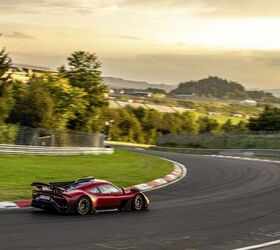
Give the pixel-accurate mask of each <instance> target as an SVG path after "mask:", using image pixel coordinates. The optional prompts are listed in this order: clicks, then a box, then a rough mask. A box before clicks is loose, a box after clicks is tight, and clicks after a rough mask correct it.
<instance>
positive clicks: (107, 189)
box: [98, 184, 120, 194]
mask: <svg viewBox="0 0 280 250" xmlns="http://www.w3.org/2000/svg"><path fill="white" fill-rule="evenodd" d="M98 188H99V189H100V192H101V193H102V194H111V193H119V192H120V190H119V189H118V188H116V187H114V186H112V185H109V184H106V185H100V186H98Z"/></svg>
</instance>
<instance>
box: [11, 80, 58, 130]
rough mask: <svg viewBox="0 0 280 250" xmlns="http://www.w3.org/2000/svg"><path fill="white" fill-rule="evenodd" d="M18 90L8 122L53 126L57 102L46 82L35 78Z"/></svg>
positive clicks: (43, 126) (37, 126)
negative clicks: (47, 89)
mask: <svg viewBox="0 0 280 250" xmlns="http://www.w3.org/2000/svg"><path fill="white" fill-rule="evenodd" d="M17 91H18V92H17V93H18V95H17V98H16V104H15V106H14V108H13V110H12V112H11V114H10V117H9V119H8V122H11V123H18V124H20V125H22V126H28V127H33V128H39V127H42V128H53V124H54V116H53V112H54V107H55V103H54V100H53V99H52V97H51V95H50V93H48V92H47V91H46V89H45V86H44V84H42V82H39V81H36V78H33V79H31V80H30V82H29V83H28V84H26V85H25V86H24V85H23V86H22V88H19V89H17ZM19 93H20V94H19Z"/></svg>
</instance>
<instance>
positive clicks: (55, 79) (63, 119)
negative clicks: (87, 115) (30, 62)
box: [34, 76, 88, 129]
mask: <svg viewBox="0 0 280 250" xmlns="http://www.w3.org/2000/svg"><path fill="white" fill-rule="evenodd" d="M34 81H36V82H37V83H39V84H40V85H43V86H44V88H45V90H46V91H47V92H48V93H49V94H50V96H51V98H52V99H53V101H54V110H53V118H54V119H53V124H52V126H53V128H56V129H65V128H66V127H67V125H68V122H69V121H70V120H73V119H76V114H77V113H79V112H82V111H83V110H85V107H86V106H87V104H88V103H87V101H86V100H85V98H84V97H85V96H86V93H85V92H84V91H83V90H82V89H80V88H77V87H73V86H71V85H70V83H69V81H68V79H66V78H61V77H59V76H47V77H37V78H36V79H34Z"/></svg>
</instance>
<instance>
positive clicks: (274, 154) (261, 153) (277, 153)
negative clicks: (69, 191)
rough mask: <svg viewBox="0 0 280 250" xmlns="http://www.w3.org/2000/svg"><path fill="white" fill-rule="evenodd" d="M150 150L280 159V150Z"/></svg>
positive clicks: (160, 148) (159, 148) (165, 148)
mask: <svg viewBox="0 0 280 250" xmlns="http://www.w3.org/2000/svg"><path fill="white" fill-rule="evenodd" d="M150 149H153V150H159V151H168V152H177V153H185V154H200V155H224V156H242V157H271V158H280V149H197V148H173V147H157V146H154V147H150Z"/></svg>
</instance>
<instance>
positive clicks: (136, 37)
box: [104, 35, 144, 41]
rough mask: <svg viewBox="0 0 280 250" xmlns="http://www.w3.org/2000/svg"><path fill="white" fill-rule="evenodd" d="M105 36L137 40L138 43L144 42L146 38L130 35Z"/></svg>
mask: <svg viewBox="0 0 280 250" xmlns="http://www.w3.org/2000/svg"><path fill="white" fill-rule="evenodd" d="M104 36H109V37H114V38H120V39H126V40H136V41H140V40H144V38H142V37H139V36H129V35H104Z"/></svg>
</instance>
